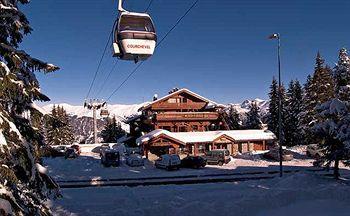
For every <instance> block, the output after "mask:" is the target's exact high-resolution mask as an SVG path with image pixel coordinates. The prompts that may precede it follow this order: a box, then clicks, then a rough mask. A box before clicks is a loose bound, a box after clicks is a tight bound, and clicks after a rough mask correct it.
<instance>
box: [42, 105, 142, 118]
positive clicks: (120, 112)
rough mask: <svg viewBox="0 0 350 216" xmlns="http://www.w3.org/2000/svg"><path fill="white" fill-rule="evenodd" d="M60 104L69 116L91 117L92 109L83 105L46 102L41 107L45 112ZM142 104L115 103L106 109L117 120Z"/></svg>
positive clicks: (133, 112) (135, 110) (132, 113)
mask: <svg viewBox="0 0 350 216" xmlns="http://www.w3.org/2000/svg"><path fill="white" fill-rule="evenodd" d="M54 105H56V106H61V107H63V108H64V109H65V110H66V111H67V113H68V115H70V116H77V117H78V118H79V117H91V118H92V111H91V110H88V109H86V108H84V106H74V105H70V104H67V103H61V104H48V105H45V106H43V107H42V109H43V110H44V111H45V112H46V113H50V112H51V110H52V107H53V106H54ZM143 105H144V104H143V103H142V104H132V105H123V104H115V105H108V106H107V109H108V111H109V112H110V116H113V115H115V117H116V118H117V120H120V121H123V120H124V119H125V118H126V117H129V116H132V115H135V114H137V113H138V112H137V110H138V109H139V108H140V107H141V106H143ZM97 118H98V119H100V118H101V116H100V115H99V113H97Z"/></svg>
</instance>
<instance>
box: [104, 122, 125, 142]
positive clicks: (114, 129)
mask: <svg viewBox="0 0 350 216" xmlns="http://www.w3.org/2000/svg"><path fill="white" fill-rule="evenodd" d="M125 134H126V132H125V131H124V130H123V129H122V126H121V124H120V122H117V120H116V119H115V116H113V118H112V119H110V118H108V120H107V123H106V125H105V127H104V129H103V130H102V131H101V136H102V139H103V142H104V143H116V142H117V140H118V139H119V138H121V137H122V136H124V135H125Z"/></svg>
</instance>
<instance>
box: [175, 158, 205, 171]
mask: <svg viewBox="0 0 350 216" xmlns="http://www.w3.org/2000/svg"><path fill="white" fill-rule="evenodd" d="M206 165H207V160H206V159H205V158H203V157H201V156H187V157H185V158H184V159H182V160H181V166H182V167H186V168H195V169H198V168H201V167H205V166H206Z"/></svg>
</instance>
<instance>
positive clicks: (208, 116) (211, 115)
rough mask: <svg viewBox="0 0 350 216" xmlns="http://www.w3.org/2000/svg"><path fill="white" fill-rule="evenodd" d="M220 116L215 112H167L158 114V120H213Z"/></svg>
mask: <svg viewBox="0 0 350 216" xmlns="http://www.w3.org/2000/svg"><path fill="white" fill-rule="evenodd" d="M218 118H219V114H218V113H215V112H167V113H159V114H157V115H156V119H157V121H183V120H186V121H208V120H209V121H213V120H217V119H218Z"/></svg>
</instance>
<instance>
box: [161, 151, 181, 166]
mask: <svg viewBox="0 0 350 216" xmlns="http://www.w3.org/2000/svg"><path fill="white" fill-rule="evenodd" d="M155 166H156V167H157V168H163V169H167V170H171V169H179V168H180V166H181V160H180V157H179V155H176V154H171V155H170V154H165V155H162V156H160V157H159V158H158V159H157V160H156V161H155Z"/></svg>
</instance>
